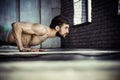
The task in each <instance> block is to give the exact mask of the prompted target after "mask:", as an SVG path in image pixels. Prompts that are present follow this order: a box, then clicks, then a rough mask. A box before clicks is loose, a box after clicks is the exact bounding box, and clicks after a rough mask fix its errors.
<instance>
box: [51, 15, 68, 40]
mask: <svg viewBox="0 0 120 80" xmlns="http://www.w3.org/2000/svg"><path fill="white" fill-rule="evenodd" d="M50 28H51V29H55V30H56V31H57V33H56V36H59V37H62V38H65V37H66V36H67V34H68V33H69V20H68V19H67V18H66V17H64V16H62V15H58V16H55V17H54V18H53V19H52V21H51V24H50Z"/></svg>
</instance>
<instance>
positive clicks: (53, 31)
mask: <svg viewBox="0 0 120 80" xmlns="http://www.w3.org/2000/svg"><path fill="white" fill-rule="evenodd" d="M47 31H48V37H55V36H56V33H57V31H56V30H55V29H51V28H50V27H47Z"/></svg>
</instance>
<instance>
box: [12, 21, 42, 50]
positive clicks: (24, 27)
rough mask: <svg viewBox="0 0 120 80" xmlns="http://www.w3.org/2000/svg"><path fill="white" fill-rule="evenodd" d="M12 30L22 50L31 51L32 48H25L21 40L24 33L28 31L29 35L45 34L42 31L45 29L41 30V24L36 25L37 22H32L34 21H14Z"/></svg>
mask: <svg viewBox="0 0 120 80" xmlns="http://www.w3.org/2000/svg"><path fill="white" fill-rule="evenodd" d="M12 30H13V32H14V38H15V41H16V44H17V46H18V49H19V50H20V51H25V50H28V51H31V49H30V48H24V46H23V44H22V41H21V37H22V33H27V34H29V35H43V34H44V32H42V31H44V30H41V29H40V26H35V24H32V23H20V22H17V23H13V24H12ZM39 30H41V31H39Z"/></svg>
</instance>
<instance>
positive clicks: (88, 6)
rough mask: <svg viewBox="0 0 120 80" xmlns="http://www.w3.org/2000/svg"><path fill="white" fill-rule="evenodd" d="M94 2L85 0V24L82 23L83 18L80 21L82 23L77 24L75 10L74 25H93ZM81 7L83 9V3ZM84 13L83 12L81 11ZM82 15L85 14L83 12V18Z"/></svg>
mask: <svg viewBox="0 0 120 80" xmlns="http://www.w3.org/2000/svg"><path fill="white" fill-rule="evenodd" d="M78 1H80V0H78ZM81 1H83V0H81ZM91 1H92V0H85V8H84V10H85V11H84V12H85V17H84V19H85V21H84V22H82V18H81V19H80V20H81V23H80V22H79V23H77V24H76V23H75V10H74V15H73V25H75V26H76V25H83V24H88V23H91V22H92V17H91V16H92V14H91V13H92V2H91ZM73 7H74V8H75V2H74V0H73ZM81 7H83V2H81ZM82 9H83V8H82ZM81 11H82V10H81ZM82 14H84V13H83V11H82V12H81V17H82Z"/></svg>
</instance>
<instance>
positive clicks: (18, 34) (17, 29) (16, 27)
mask: <svg viewBox="0 0 120 80" xmlns="http://www.w3.org/2000/svg"><path fill="white" fill-rule="evenodd" d="M12 30H13V32H14V38H15V41H16V44H17V46H18V49H19V50H21V49H23V45H22V41H21V34H22V28H21V27H20V26H19V24H17V23H16V24H14V26H12Z"/></svg>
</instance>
